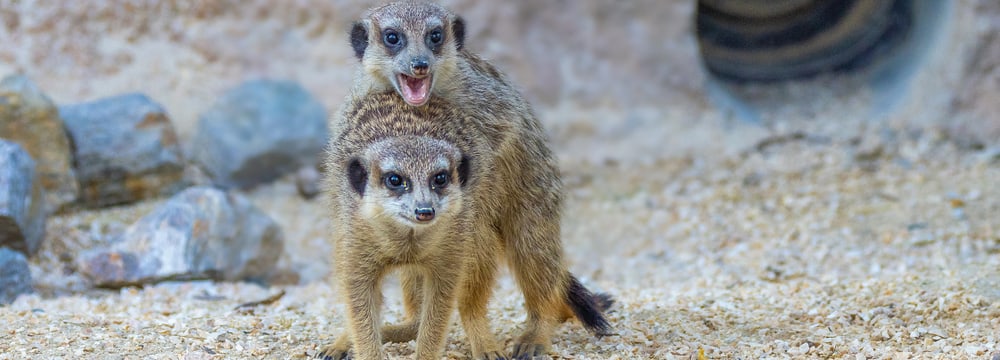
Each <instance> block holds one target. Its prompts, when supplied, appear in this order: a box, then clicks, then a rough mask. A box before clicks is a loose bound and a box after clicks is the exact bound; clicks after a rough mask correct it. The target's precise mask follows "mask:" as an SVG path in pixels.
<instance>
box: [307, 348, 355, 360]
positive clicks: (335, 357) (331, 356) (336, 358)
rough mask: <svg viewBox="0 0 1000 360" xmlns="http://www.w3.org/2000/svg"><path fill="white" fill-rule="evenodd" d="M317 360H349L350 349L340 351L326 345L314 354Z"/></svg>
mask: <svg viewBox="0 0 1000 360" xmlns="http://www.w3.org/2000/svg"><path fill="white" fill-rule="evenodd" d="M316 358H317V359H323V360H351V351H350V349H340V348H338V347H337V346H334V345H327V346H326V347H324V348H323V350H320V352H319V353H318V354H316Z"/></svg>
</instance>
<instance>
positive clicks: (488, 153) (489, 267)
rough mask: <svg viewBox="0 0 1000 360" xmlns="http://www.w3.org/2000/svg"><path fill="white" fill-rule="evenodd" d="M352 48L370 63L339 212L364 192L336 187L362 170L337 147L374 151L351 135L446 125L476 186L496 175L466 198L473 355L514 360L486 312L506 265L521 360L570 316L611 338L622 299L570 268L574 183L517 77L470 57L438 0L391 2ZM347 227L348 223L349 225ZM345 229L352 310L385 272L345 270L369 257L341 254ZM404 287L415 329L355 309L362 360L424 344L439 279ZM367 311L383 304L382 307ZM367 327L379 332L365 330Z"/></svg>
mask: <svg viewBox="0 0 1000 360" xmlns="http://www.w3.org/2000/svg"><path fill="white" fill-rule="evenodd" d="M350 40H351V46H352V48H353V50H354V53H355V55H356V56H357V57H358V59H359V60H360V61H361V66H360V67H359V72H358V74H356V75H355V82H354V87H353V88H352V90H351V93H350V94H349V95H348V98H347V104H346V105H345V106H344V107H342V108H341V111H340V113H339V114H338V115H337V119H335V120H334V122H333V123H332V124H331V130H332V131H331V134H332V136H333V137H334V143H333V144H334V145H333V147H334V150H335V151H333V152H331V155H330V160H329V161H328V166H329V167H328V168H329V169H334V170H331V171H330V173H329V175H328V181H329V182H330V183H331V184H332V185H330V188H331V193H333V195H334V196H333V197H334V203H337V202H340V203H341V204H342V205H336V204H335V205H333V206H332V208H333V209H334V213H335V216H340V215H336V214H338V213H342V212H346V213H347V214H350V213H352V211H351V210H350V209H351V207H349V206H347V205H343V204H347V203H349V202H344V201H345V199H344V197H345V196H355V195H345V194H344V193H343V190H344V188H343V186H339V187H338V186H337V185H336V184H337V182H338V181H341V182H342V181H343V179H344V178H343V177H344V176H347V175H345V174H349V171H347V170H349V168H350V167H349V166H348V165H349V164H343V163H342V162H343V161H345V159H347V158H345V157H344V155H343V153H339V152H338V151H337V150H336V149H342V148H344V147H345V146H346V147H347V148H354V149H361V148H363V146H362V144H359V143H354V142H352V140H349V139H350V138H351V136H352V135H350V134H354V133H369V132H371V133H374V134H381V135H380V136H383V137H390V136H398V135H401V134H411V135H420V136H426V135H427V134H425V133H423V132H427V131H430V130H428V129H436V130H434V136H436V137H443V138H445V140H447V141H449V142H451V143H453V144H455V146H457V147H458V149H460V151H461V152H462V153H463V156H465V157H467V158H469V159H472V160H471V161H470V162H468V163H466V162H463V164H471V165H465V166H469V167H470V170H469V171H470V172H469V174H470V179H477V177H478V178H483V179H488V180H484V181H485V182H486V184H488V185H481V184H479V183H478V182H477V181H470V185H468V187H469V188H468V189H464V190H463V193H464V194H465V196H464V197H463V201H465V202H467V203H469V205H468V206H466V207H465V208H466V209H468V211H473V212H474V213H475V214H476V215H475V216H474V221H473V225H474V226H473V227H472V239H471V240H470V241H472V243H473V244H472V245H471V248H472V249H473V250H474V251H471V252H469V253H467V254H466V257H465V261H467V263H466V265H465V268H464V269H463V277H462V280H461V281H462V283H461V284H460V285H459V290H460V291H459V292H458V295H457V296H458V298H457V301H458V308H459V313H460V317H461V321H462V325H463V327H464V328H465V330H466V334H467V335H468V336H469V342H470V345H471V347H472V353H473V356H474V357H475V358H477V359H503V358H506V357H505V356H504V355H505V353H504V351H503V350H502V347H501V346H500V343H498V342H497V341H496V338H495V335H494V334H493V332H492V328H491V326H490V325H489V320H488V318H487V316H486V305H487V302H488V300H489V298H490V297H491V295H492V286H493V284H494V281H495V273H496V269H497V266H498V262H499V261H501V259H502V261H503V262H505V263H507V265H508V267H509V268H510V269H511V272H512V273H513V275H514V277H515V280H516V281H517V284H518V286H519V287H520V288H521V292H522V293H523V295H524V299H525V308H526V310H527V313H528V314H527V315H528V316H527V320H526V323H525V329H524V331H523V333H522V334H521V335H520V336H519V337H518V338H517V339H516V340H515V342H514V349H513V352H512V355H513V358H518V359H522V358H531V357H533V356H535V355H541V354H543V353H545V352H547V351H548V350H549V349H550V347H551V336H552V333H553V331H554V329H555V327H556V326H557V325H558V324H560V323H561V322H563V321H565V320H566V319H567V318H569V317H574V316H575V317H576V318H577V319H579V320H580V321H581V322H582V323H583V324H584V326H585V327H587V328H588V329H590V330H591V331H593V332H594V333H595V334H598V335H603V334H607V333H608V332H609V329H610V326H609V325H608V323H607V321H606V320H605V318H604V316H603V313H602V311H603V310H606V308H607V307H608V306H610V304H611V299H610V297H608V296H607V295H603V294H601V295H597V296H594V295H593V294H591V293H590V292H589V291H587V289H585V288H584V287H583V286H582V285H580V283H579V281H577V280H576V278H574V277H573V276H572V275H571V274H570V273H569V272H568V270H567V269H566V266H565V264H564V260H563V249H562V243H561V241H560V238H559V236H560V214H561V204H562V182H561V180H560V178H559V172H558V167H557V164H556V161H555V159H554V158H553V154H552V152H551V150H550V149H549V148H548V145H547V142H548V140H547V138H546V135H545V131H544V129H543V128H542V126H541V124H540V122H539V121H538V119H537V118H536V117H535V115H534V113H533V111H532V109H531V107H530V106H529V105H528V103H527V102H526V101H525V100H524V98H523V97H522V95H521V94H520V92H519V91H518V90H517V89H516V88H515V87H514V86H513V85H512V84H511V83H510V82H509V80H508V79H507V78H506V76H505V75H503V74H502V73H501V72H500V71H498V70H497V69H496V68H495V67H494V66H493V65H491V64H489V63H488V62H486V61H484V60H482V59H480V58H479V57H478V56H476V55H475V54H473V53H471V52H469V51H467V50H466V49H465V47H464V42H465V24H464V21H463V20H462V19H461V18H460V17H458V16H456V15H455V14H453V13H451V12H450V11H448V10H447V9H445V8H443V7H441V6H438V5H435V4H430V3H423V2H405V3H391V4H387V5H384V6H381V7H377V8H374V9H371V10H370V11H369V12H368V13H367V14H366V15H365V16H364V18H363V19H362V20H361V21H359V22H357V23H355V24H354V25H353V26H352V28H351V32H350ZM365 124H381V125H365ZM361 129H366V130H361ZM415 129H420V130H419V131H417V130H415ZM354 136H357V135H354ZM369 136H374V135H369ZM338 154H340V155H338ZM338 161H340V162H341V163H338ZM338 166H339V167H338ZM345 166H347V167H345ZM337 169H340V170H337ZM341 170H342V171H341ZM338 171H339V172H338ZM338 174H339V175H338ZM366 174H370V173H366ZM341 185H342V184H341ZM481 186H485V187H481ZM345 215H346V214H345ZM345 224H347V223H346V222H343V221H339V222H338V228H341V227H344V226H345ZM337 232H338V234H335V238H336V239H337V240H336V242H337V243H338V250H337V251H338V253H337V254H336V255H335V257H336V261H337V263H338V265H337V268H338V269H339V270H341V271H342V272H340V273H339V276H340V277H341V279H340V280H341V285H342V289H344V291H345V293H346V295H347V296H348V303H349V304H355V302H356V301H361V300H358V298H364V297H361V296H360V295H359V294H354V295H352V294H351V291H354V290H358V288H357V286H352V285H350V284H345V283H344V281H347V279H353V280H351V281H360V280H359V279H366V281H368V280H371V279H375V278H380V277H381V272H375V273H365V272H360V273H358V271H359V270H358V268H355V267H353V266H346V267H345V265H343V264H356V261H358V260H357V259H365V260H364V261H367V259H368V258H366V257H356V256H355V255H346V254H344V252H343V251H342V250H340V249H342V248H345V246H346V244H347V243H351V240H349V239H350V236H347V235H344V234H340V231H339V230H337ZM348 247H349V246H348ZM352 259H355V260H352ZM350 274H355V275H357V276H353V275H350ZM366 274H367V275H366ZM402 282H403V287H404V304H405V306H404V307H405V312H406V321H404V323H403V324H401V325H395V326H386V327H384V328H382V331H381V333H379V332H372V331H373V330H371V329H372V327H373V326H375V325H377V323H378V320H377V319H378V317H377V316H374V315H377V312H371V311H369V312H355V311H360V310H358V309H355V308H354V307H353V305H352V307H351V308H350V309H349V310H350V311H349V312H350V313H351V314H352V315H351V316H350V319H351V321H350V323H351V324H350V329H351V332H352V336H353V339H354V340H353V341H354V342H355V343H358V344H359V345H358V348H357V349H356V350H355V352H356V353H358V354H359V356H358V357H359V358H362V359H368V358H371V356H377V355H379V354H381V352H380V351H381V350H380V349H381V348H380V346H379V344H380V342H381V341H407V340H409V339H413V338H416V337H417V332H418V330H417V329H419V328H421V327H420V320H419V319H421V318H422V317H425V316H428V315H427V314H426V313H423V311H425V310H426V309H427V308H426V307H425V306H424V305H421V304H422V303H423V302H422V300H423V298H424V297H425V296H426V291H429V289H433V288H434V287H433V286H431V287H430V288H429V287H428V286H429V285H428V283H430V281H429V280H427V278H426V276H425V275H422V274H419V273H418V272H411V271H404V272H403V274H402ZM355 285H356V284H355ZM376 287H377V286H376ZM366 301H367V300H366ZM365 304H366V306H368V307H370V306H375V307H377V305H378V302H377V301H374V300H372V301H370V302H367V303H365ZM358 314H361V315H364V316H360V317H359V316H358ZM372 316H374V317H372ZM372 324H375V325H372ZM362 327H363V328H364V329H367V330H364V332H362V331H361V330H359V329H361V328H362ZM380 339H381V340H380ZM351 342H352V340H351V338H348V337H343V336H342V337H341V338H339V339H338V340H337V342H336V343H335V344H333V345H331V346H328V347H326V348H324V350H323V351H321V352H320V355H321V356H323V357H327V358H338V357H342V356H346V354H347V352H346V351H347V349H349V348H350V347H351ZM362 344H363V345H362ZM417 344H418V345H417V347H418V349H419V348H429V347H430V346H431V345H430V344H429V343H426V342H424V341H421V340H420V339H418V341H417ZM362 348H363V349H364V350H362ZM360 354H363V355H360ZM419 354H425V353H424V352H421V351H420V350H418V358H420V356H419Z"/></svg>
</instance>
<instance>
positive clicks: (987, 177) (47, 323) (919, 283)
mask: <svg viewBox="0 0 1000 360" xmlns="http://www.w3.org/2000/svg"><path fill="white" fill-rule="evenodd" d="M760 144H761V145H760V146H758V147H757V148H751V149H752V150H749V151H746V152H743V153H741V154H736V155H732V156H723V157H721V159H719V160H713V161H708V160H702V159H701V158H699V157H694V156H690V155H684V156H666V155H664V156H648V157H646V158H643V159H641V161H640V160H635V161H624V162H623V161H617V160H606V161H603V162H595V161H592V160H587V159H576V158H575V157H574V156H573V155H572V154H567V153H566V152H563V159H564V160H563V169H564V172H565V179H566V182H567V185H568V186H567V187H568V195H569V196H568V201H567V204H566V214H565V217H564V221H563V223H564V227H563V237H564V241H565V242H566V244H567V248H568V253H569V257H570V259H571V266H572V269H573V270H574V272H576V273H577V274H579V275H581V277H582V278H583V279H584V280H585V281H586V282H587V283H588V284H589V286H592V287H594V288H597V289H600V290H603V291H607V292H610V293H612V294H614V295H615V296H616V298H617V299H618V301H619V302H618V304H617V305H616V307H615V308H614V310H613V311H612V312H611V314H610V318H611V321H612V322H613V324H614V326H615V328H616V331H617V334H618V335H617V336H610V337H605V338H602V339H595V338H593V337H591V336H589V335H588V334H587V333H586V332H585V331H584V330H583V329H582V328H581V327H580V326H579V324H576V323H569V324H566V325H564V326H563V327H562V328H561V329H560V330H559V331H558V334H557V335H556V337H555V340H554V341H555V343H554V349H553V355H554V358H575V359H603V358H622V359H633V358H640V359H641V358H695V357H696V354H697V353H698V352H699V351H704V354H705V355H706V356H707V357H708V358H735V357H741V358H786V357H796V358H798V357H808V358H830V357H833V358H843V357H850V358H914V357H916V358H973V359H984V358H990V357H991V356H994V354H996V351H997V350H998V349H1000V347H998V346H1000V343H998V341H1000V340H998V338H997V337H998V333H997V332H996V329H998V328H1000V290H998V289H1000V274H998V272H997V269H998V268H1000V256H998V253H1000V222H998V220H997V218H996V214H997V213H998V212H1000V187H998V186H996V185H997V180H996V179H1000V166H998V163H997V161H998V160H996V159H991V158H988V157H986V156H985V155H984V153H974V152H964V151H959V150H956V149H955V148H954V147H953V146H951V145H950V142H948V141H947V139H944V138H942V137H940V136H936V135H935V134H934V133H924V134H920V135H919V136H916V135H915V136H903V137H902V138H897V139H895V140H893V141H892V142H884V143H878V144H876V145H869V146H868V148H867V149H868V150H867V151H862V150H865V149H866V148H865V147H863V146H859V145H857V144H854V143H852V142H841V141H838V140H835V139H828V138H812V137H808V136H806V137H802V136H789V137H780V138H768V139H765V140H764V141H762V142H761V143H760ZM872 149H874V150H872ZM574 159H576V160H574ZM251 195H252V197H253V198H254V199H255V201H256V202H257V203H258V204H259V205H260V206H261V207H262V208H264V209H265V210H266V211H268V212H269V213H271V214H273V215H274V216H275V217H276V218H278V220H279V221H280V222H281V223H282V224H283V225H284V226H285V228H286V231H287V233H288V234H287V237H288V239H289V244H288V252H289V254H290V255H289V256H288V257H287V258H286V259H284V260H283V265H282V266H285V267H288V268H292V269H295V270H296V271H298V272H300V273H301V274H302V279H301V284H302V285H293V286H282V287H277V286H276V287H271V288H263V287H260V286H258V285H254V284H236V283H218V284H216V283H211V282H194V283H169V284H161V285H156V286H149V287H145V288H142V289H135V288H132V289H124V290H121V291H93V290H86V287H85V284H84V283H83V282H82V281H81V280H79V279H77V278H75V276H76V275H74V274H73V270H72V266H71V262H70V261H68V258H71V257H72V255H71V254H72V253H73V252H74V250H75V249H77V248H82V247H86V246H88V244H87V242H88V241H95V240H94V239H97V240H96V241H99V240H100V239H101V237H102V235H101V234H104V233H113V232H114V231H115V227H116V226H120V225H114V224H117V223H119V222H125V221H128V220H129V218H130V217H132V218H134V217H135V216H136V214H139V213H142V212H143V209H148V208H149V207H151V206H153V205H155V203H147V204H141V205H137V206H134V207H131V208H119V209H113V210H107V211H103V212H93V213H85V214H77V215H73V216H68V217H62V218H58V219H55V220H53V221H52V222H50V225H49V234H50V235H49V239H47V243H46V245H45V248H44V249H43V250H42V253H41V254H40V255H39V256H37V257H36V258H35V259H34V260H33V264H32V266H33V269H32V270H33V273H34V275H35V277H36V281H37V282H38V287H39V289H40V290H39V292H38V294H35V295H31V296H23V297H21V298H20V299H19V300H18V301H16V302H15V303H14V304H13V305H11V306H9V307H5V308H0V319H3V321H2V322H0V324H2V325H0V329H2V330H0V354H2V355H0V358H4V359H6V358H56V357H83V358H104V357H126V358H132V357H149V358H184V359H201V358H213V359H214V358H243V357H253V358H298V357H307V356H310V355H312V354H315V353H316V351H317V348H318V346H320V345H321V344H322V343H325V342H328V341H332V340H333V338H334V337H335V334H337V333H339V332H340V331H341V330H342V326H343V319H344V318H343V312H342V311H343V307H342V306H341V305H340V304H339V303H338V301H337V294H336V290H334V289H333V288H331V287H330V286H329V285H328V284H327V282H325V281H323V279H324V278H325V276H324V275H325V274H326V273H327V271H328V270H329V264H328V263H327V260H326V258H325V257H324V254H327V253H329V251H330V246H329V244H327V243H326V241H325V240H324V238H323V229H324V227H325V226H327V223H326V222H325V220H324V219H323V216H322V212H323V210H322V208H321V206H319V204H318V203H317V202H308V201H305V200H301V199H299V198H298V197H297V196H295V190H294V187H293V185H292V184H291V182H290V181H287V180H286V181H282V182H280V183H278V184H275V185H273V186H268V187H264V188H261V189H258V190H256V191H255V192H253V193H252V194H251ZM95 224H96V225H95ZM67 239H68V240H67ZM74 239H75V240H74ZM281 290H284V291H286V295H284V296H283V297H281V298H280V299H279V300H277V301H275V302H274V303H272V304H270V305H262V306H258V307H255V308H252V309H250V310H243V311H237V310H234V308H235V307H236V306H237V305H239V304H241V303H244V302H248V301H254V300H260V299H264V298H267V297H268V296H271V295H273V294H275V293H278V292H279V291H281ZM399 301H400V297H399V293H398V290H396V287H395V286H393V284H390V285H389V286H388V289H387V304H388V308H389V309H388V312H387V320H388V321H394V320H396V319H397V318H398V317H400V316H401V314H400V311H401V305H400V302H399ZM491 309H492V311H491V317H492V319H493V322H494V327H495V329H496V330H497V332H498V335H499V336H500V337H501V338H502V339H508V345H509V339H511V338H512V337H514V336H516V334H517V333H518V329H519V324H520V322H521V321H522V320H523V317H524V316H523V312H522V311H521V298H520V296H519V295H518V294H517V292H516V288H515V286H514V284H513V282H512V280H511V278H510V277H509V276H506V275H505V276H504V277H502V280H501V281H500V283H499V289H498V291H497V295H496V297H495V299H494V302H493V303H492V306H491ZM412 346H413V344H412V343H410V344H394V345H388V349H389V351H390V352H391V353H392V354H393V355H394V356H398V357H402V358H405V357H407V356H408V355H411V354H412V351H413V348H412ZM467 352H468V349H467V345H466V343H465V338H464V335H462V331H461V330H460V326H457V322H456V323H455V325H454V326H453V327H452V332H451V334H450V336H449V344H448V349H447V355H448V357H449V358H458V359H461V358H466V357H467Z"/></svg>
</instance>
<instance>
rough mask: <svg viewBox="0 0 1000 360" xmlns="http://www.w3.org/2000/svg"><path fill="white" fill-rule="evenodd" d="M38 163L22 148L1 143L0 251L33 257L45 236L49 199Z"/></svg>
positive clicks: (12, 144) (8, 143)
mask: <svg viewBox="0 0 1000 360" xmlns="http://www.w3.org/2000/svg"><path fill="white" fill-rule="evenodd" d="M44 193H45V192H44V191H43V190H42V184H41V181H40V180H39V177H38V176H36V174H35V162H34V161H33V160H32V159H31V156H29V155H28V152H27V151H25V150H24V149H23V148H21V146H20V145H18V144H15V143H12V142H8V141H4V140H0V247H4V246H5V247H9V248H12V249H14V250H17V251H20V252H22V253H24V254H25V255H32V254H34V253H35V251H37V250H38V247H39V245H41V243H42V237H43V235H44V232H45V217H46V211H45V196H44Z"/></svg>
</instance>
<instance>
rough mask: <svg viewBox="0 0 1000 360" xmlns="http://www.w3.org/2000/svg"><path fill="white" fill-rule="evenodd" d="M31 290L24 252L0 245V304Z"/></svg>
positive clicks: (12, 300)
mask: <svg viewBox="0 0 1000 360" xmlns="http://www.w3.org/2000/svg"><path fill="white" fill-rule="evenodd" d="M31 292H32V288H31V269H29V268H28V259H27V258H26V257H24V254H22V253H20V252H17V251H14V250H11V249H8V248H5V247H0V305H3V304H10V303H12V302H14V299H17V296H18V295H21V294H28V293H31Z"/></svg>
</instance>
